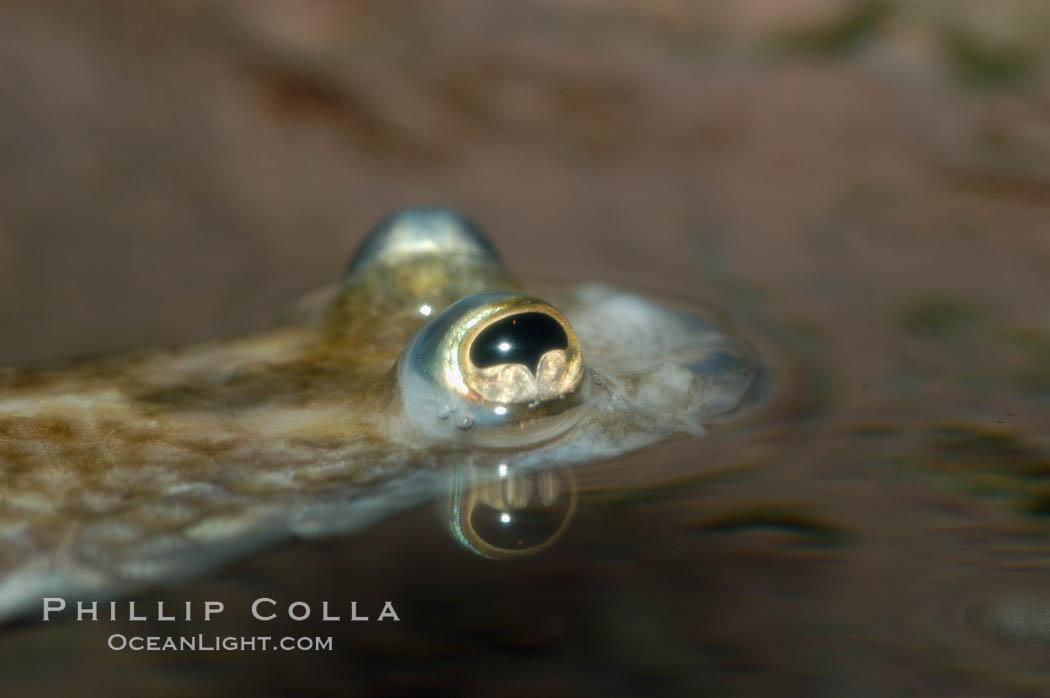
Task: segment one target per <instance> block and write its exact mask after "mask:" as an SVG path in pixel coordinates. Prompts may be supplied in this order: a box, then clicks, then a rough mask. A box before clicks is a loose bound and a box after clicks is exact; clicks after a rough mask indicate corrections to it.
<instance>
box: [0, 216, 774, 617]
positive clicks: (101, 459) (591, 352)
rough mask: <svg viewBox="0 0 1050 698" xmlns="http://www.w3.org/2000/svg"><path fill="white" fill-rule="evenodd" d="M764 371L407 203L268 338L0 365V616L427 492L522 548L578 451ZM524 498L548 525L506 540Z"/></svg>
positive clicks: (741, 391) (676, 320)
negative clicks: (520, 276) (537, 274)
mask: <svg viewBox="0 0 1050 698" xmlns="http://www.w3.org/2000/svg"><path fill="white" fill-rule="evenodd" d="M769 377H770V372H769V371H768V369H767V367H766V366H765V364H764V363H763V361H762V358H761V356H759V354H758V353H757V352H756V351H755V349H754V348H753V346H752V345H751V344H750V343H749V342H748V341H746V340H745V339H744V338H742V337H739V336H735V335H733V334H732V333H731V332H729V331H728V330H726V329H725V328H723V327H721V326H720V325H719V324H718V323H716V322H714V321H712V320H710V319H708V318H706V317H703V316H702V315H701V314H699V313H695V312H691V311H686V310H681V309H678V308H674V307H671V306H670V305H668V304H665V303H661V302H657V301H654V300H650V299H648V298H647V297H645V296H644V295H641V294H637V293H632V292H630V291H625V290H620V289H617V288H614V287H612V286H609V285H605V284H598V283H567V284H553V285H550V286H549V287H548V288H544V289H542V290H541V289H539V288H538V287H537V288H533V287H529V288H526V287H525V286H523V285H522V284H520V283H519V282H518V281H517V280H515V279H514V278H513V277H512V276H511V275H510V273H509V272H508V271H507V269H506V267H505V266H504V264H503V262H502V260H501V258H500V255H499V253H498V252H497V251H496V249H495V247H494V246H493V244H492V242H491V241H490V240H489V238H488V237H487V236H486V235H485V234H484V233H483V232H482V231H481V230H480V228H479V227H478V226H477V224H475V223H474V222H472V221H471V220H469V219H468V218H467V217H465V216H464V215H462V214H460V213H458V212H455V211H452V210H449V209H444V208H438V207H415V208H407V209H402V210H399V211H396V212H394V213H392V214H390V215H389V216H387V217H386V218H384V219H383V220H382V221H380V222H379V223H378V224H377V225H376V226H375V227H374V228H373V229H372V230H371V231H370V232H369V233H368V234H367V236H366V237H365V239H364V241H363V242H362V243H361V244H360V246H359V247H358V249H357V251H356V253H355V254H354V255H353V257H352V259H351V261H350V264H349V266H348V268H347V270H346V273H345V274H344V275H343V277H342V278H341V279H340V280H339V281H338V283H336V284H335V285H333V286H332V287H331V288H328V289H324V290H322V291H320V292H317V293H315V294H312V295H311V296H310V297H309V299H308V300H307V301H305V302H303V303H302V304H300V306H298V307H297V308H296V310H295V311H294V312H291V313H288V314H286V315H285V316H283V317H281V318H279V319H278V320H277V321H275V322H274V323H273V324H272V325H271V326H269V327H267V328H266V329H264V330H262V331H260V332H256V333H253V334H247V335H242V336H236V337H233V338H226V339H222V340H216V341H210V342H201V343H195V344H192V345H187V346H179V347H168V348H159V349H150V350H143V351H137V352H132V353H128V354H124V355H120V356H109V357H100V358H88V359H83V358H80V359H70V360H61V361H51V362H45V363H39V364H29V365H20V366H14V367H9V368H4V369H0V619H7V618H12V617H15V616H19V615H22V614H25V613H27V612H28V611H29V610H31V609H34V608H36V607H37V606H38V605H39V603H40V600H41V598H42V597H44V596H59V597H78V598H84V599H88V598H95V599H98V598H111V597H115V596H120V595H125V594H129V593H133V592H135V591H136V590H138V589H142V588H143V587H144V586H146V585H150V584H172V583H175V582H178V581H181V580H185V579H188V578H191V577H193V576H195V575H199V574H201V573H202V572H204V571H206V570H209V569H212V568H214V567H216V566H219V565H221V564H223V563H226V562H229V561H232V560H234V559H237V558H238V557H241V556H244V555H247V554H249V553H252V552H254V551H259V550H262V549H265V548H266V547H268V546H272V545H274V544H277V543H280V542H283V541H287V540H289V539H293V538H314V537H319V536H331V535H339V534H347V533H351V532H354V531H358V530H360V529H363V528H365V527H367V526H369V525H371V524H372V523H374V522H376V521H379V520H381V519H383V518H385V517H388V516H392V515H394V514H396V513H398V512H401V511H404V510H406V509H409V508H411V507H414V506H417V505H419V504H422V503H424V502H426V501H429V500H434V499H436V498H439V497H442V496H447V497H448V502H449V504H448V507H447V515H448V525H449V528H450V530H451V531H452V532H453V535H454V537H455V538H456V539H457V540H459V541H460V542H461V543H463V544H464V545H466V546H467V547H468V548H470V549H471V550H473V551H474V552H476V553H478V554H479V555H483V556H486V557H493V558H501V557H510V556H513V555H516V554H531V553H534V552H536V551H537V550H540V549H543V548H544V547H546V546H548V545H550V544H551V542H552V541H553V540H556V539H557V537H558V536H559V535H560V533H561V532H563V531H564V529H565V526H566V525H567V521H568V520H569V519H571V516H572V512H573V511H574V510H575V495H576V490H575V482H574V480H573V479H572V476H571V469H572V467H573V466H577V465H579V464H583V463H588V462H592V461H596V460H601V459H608V458H613V457H615V456H618V455H620V454H624V453H628V452H631V451H635V450H638V449H641V448H645V447H648V446H652V445H654V444H657V443H659V442H661V441H664V440H666V439H669V438H671V437H675V436H686V437H694V438H695V437H700V436H702V435H703V434H704V433H705V429H706V428H707V427H708V426H709V425H710V424H711V423H714V422H719V421H728V420H731V419H733V418H735V417H737V416H739V415H741V414H743V413H745V412H748V411H749V410H752V409H754V408H755V407H757V406H758V405H761V404H762V403H763V402H764V401H765V400H766V398H767V397H768V395H769V393H770V380H769ZM530 501H531V502H532V504H531V505H530V504H529V502H530ZM529 506H532V507H533V508H534V509H539V510H546V511H550V512H551V513H552V516H551V517H550V518H551V524H550V526H549V527H548V528H549V530H546V531H545V532H544V531H541V533H540V534H539V535H538V536H537V537H536V539H535V540H529V541H525V542H524V543H523V542H522V541H521V536H517V535H510V536H506V535H503V538H505V539H507V540H509V541H511V542H510V543H502V542H500V540H499V539H500V536H501V535H502V534H501V530H502V529H506V528H507V527H506V526H505V524H509V523H510V522H511V521H512V519H513V518H514V515H516V513H517V512H518V511H519V510H520V511H524V510H525V509H526V508H527V507H529ZM541 528H542V527H541ZM486 531H488V532H487V533H486ZM504 533H505V531H504Z"/></svg>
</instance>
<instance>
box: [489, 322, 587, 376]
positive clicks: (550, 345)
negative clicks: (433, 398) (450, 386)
mask: <svg viewBox="0 0 1050 698" xmlns="http://www.w3.org/2000/svg"><path fill="white" fill-rule="evenodd" d="M568 347H569V337H568V335H567V334H566V333H565V329H564V328H563V327H562V326H561V323H559V322H558V321H557V320H555V319H554V318H553V317H551V316H550V315H547V314H546V313H540V312H525V313H518V314H516V315H510V316H507V317H504V318H502V319H500V320H497V321H496V322H494V323H492V324H491V325H489V326H488V327H486V328H485V329H484V330H482V331H481V332H480V333H479V334H478V336H477V337H475V338H474V342H473V343H472V344H471V345H470V360H471V361H472V362H473V363H474V365H475V366H476V367H478V368H489V367H490V366H499V365H501V364H523V365H524V366H526V367H527V368H528V369H529V371H531V372H532V374H533V375H534V376H535V375H536V374H537V373H538V371H539V365H540V357H542V356H543V355H544V354H546V353H547V352H548V351H552V350H555V349H567V348H568Z"/></svg>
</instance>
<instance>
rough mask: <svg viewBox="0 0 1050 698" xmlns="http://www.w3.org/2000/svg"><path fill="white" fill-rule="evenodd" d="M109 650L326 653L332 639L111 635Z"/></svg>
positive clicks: (330, 649) (253, 636) (252, 636)
mask: <svg viewBox="0 0 1050 698" xmlns="http://www.w3.org/2000/svg"><path fill="white" fill-rule="evenodd" d="M106 644H107V645H108V646H109V648H110V649H111V650H116V651H118V652H119V651H127V650H131V651H132V652H171V651H175V652H218V651H226V652H265V651H267V650H277V651H284V652H314V651H317V652H325V651H328V652H330V651H332V648H333V645H332V637H331V636H327V637H306V636H303V637H288V636H286V637H280V638H274V637H271V636H269V635H250V636H243V635H241V636H238V635H225V636H224V635H204V634H203V633H200V634H197V635H178V636H172V635H168V636H162V635H123V634H121V633H113V634H112V635H110V636H109V639H108V640H107V643H106Z"/></svg>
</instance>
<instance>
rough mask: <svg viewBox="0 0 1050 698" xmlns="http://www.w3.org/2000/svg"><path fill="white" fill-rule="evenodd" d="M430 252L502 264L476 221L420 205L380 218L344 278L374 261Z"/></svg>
mask: <svg viewBox="0 0 1050 698" xmlns="http://www.w3.org/2000/svg"><path fill="white" fill-rule="evenodd" d="M426 255H441V256H442V257H444V258H452V257H459V258H462V259H472V260H475V261H478V262H484V263H490V264H494V265H496V266H499V265H500V261H499V255H498V254H497V253H496V249H495V248H494V247H493V246H492V243H491V242H489V239H488V238H487V237H486V236H485V234H484V233H483V232H481V229H480V228H479V227H478V226H477V224H476V223H474V221H472V220H470V219H469V218H467V217H466V216H464V215H463V214H461V213H458V212H456V211H453V210H450V209H447V208H439V207H431V206H416V207H412V208H406V209H401V210H399V211H395V212H394V213H391V214H390V215H388V216H387V217H386V218H384V219H383V220H381V221H379V223H377V224H376V225H375V226H374V227H373V228H372V229H371V230H370V231H369V233H368V235H367V237H366V238H365V240H364V242H362V243H361V246H360V247H358V249H357V252H356V253H355V254H354V257H353V259H351V260H350V266H349V267H348V268H347V270H346V273H345V275H344V278H353V277H354V276H355V275H356V274H358V273H360V272H361V271H363V270H364V269H366V268H368V267H369V266H372V265H374V264H399V263H404V262H410V261H412V260H413V259H414V258H419V257H423V256H426Z"/></svg>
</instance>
